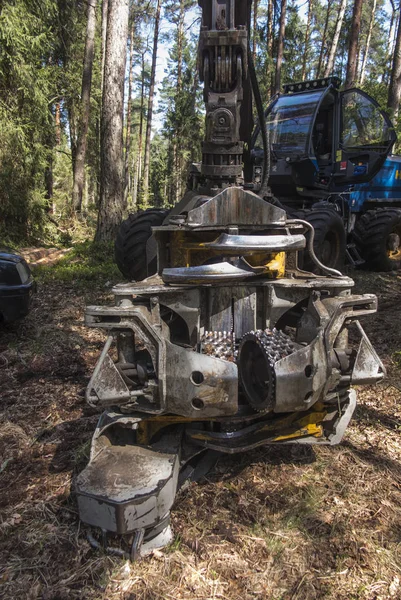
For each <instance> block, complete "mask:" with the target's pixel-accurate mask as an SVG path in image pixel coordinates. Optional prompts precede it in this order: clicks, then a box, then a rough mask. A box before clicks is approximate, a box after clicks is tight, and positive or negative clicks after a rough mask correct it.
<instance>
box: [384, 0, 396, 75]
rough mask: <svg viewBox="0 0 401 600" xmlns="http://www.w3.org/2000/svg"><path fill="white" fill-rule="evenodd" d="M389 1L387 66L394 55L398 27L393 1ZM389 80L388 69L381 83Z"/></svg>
mask: <svg viewBox="0 0 401 600" xmlns="http://www.w3.org/2000/svg"><path fill="white" fill-rule="evenodd" d="M390 1H391V8H392V11H391V20H390V34H389V38H388V44H387V60H386V64H387V65H391V58H392V56H393V54H394V48H395V37H396V36H395V30H396V28H397V25H398V20H399V15H398V14H397V15H396V8H395V5H394V1H393V0H390ZM389 78H390V72H389V69H386V70H385V71H384V72H383V75H382V83H387V84H388V82H389Z"/></svg>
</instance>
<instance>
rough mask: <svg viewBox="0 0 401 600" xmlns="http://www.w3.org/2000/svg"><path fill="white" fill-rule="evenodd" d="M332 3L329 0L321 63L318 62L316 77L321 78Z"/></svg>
mask: <svg viewBox="0 0 401 600" xmlns="http://www.w3.org/2000/svg"><path fill="white" fill-rule="evenodd" d="M332 3H333V0H327V12H326V19H325V21H324V29H323V37H322V45H321V46H320V53H319V62H318V65H317V71H316V77H320V73H321V70H322V66H323V57H324V54H325V49H326V41H327V30H328V27H329V20H330V13H331V6H332Z"/></svg>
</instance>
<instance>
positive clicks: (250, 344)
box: [238, 329, 294, 412]
mask: <svg viewBox="0 0 401 600" xmlns="http://www.w3.org/2000/svg"><path fill="white" fill-rule="evenodd" d="M293 349H294V345H293V343H292V341H291V339H290V338H289V336H287V335H286V334H285V333H283V332H282V331H277V330H276V329H273V330H272V331H271V330H270V329H266V330H265V331H250V332H249V333H247V334H246V335H245V336H244V337H243V338H242V340H241V344H240V347H239V351H238V370H239V375H240V379H241V385H242V387H243V389H244V392H245V395H246V397H247V400H248V402H249V404H250V405H251V406H252V408H253V409H254V410H256V411H257V412H265V411H269V410H273V408H274V405H275V399H276V396H275V394H276V374H275V372H274V364H275V362H276V361H278V360H280V359H281V358H284V356H287V355H288V354H291V352H292V351H293Z"/></svg>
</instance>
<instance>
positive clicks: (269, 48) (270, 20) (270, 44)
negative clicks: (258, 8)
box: [267, 0, 273, 57]
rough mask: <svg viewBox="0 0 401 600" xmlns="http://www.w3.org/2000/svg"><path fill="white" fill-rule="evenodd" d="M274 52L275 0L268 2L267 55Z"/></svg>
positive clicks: (269, 55)
mask: <svg viewBox="0 0 401 600" xmlns="http://www.w3.org/2000/svg"><path fill="white" fill-rule="evenodd" d="M272 53H273V0H268V2H267V55H268V57H271V55H272Z"/></svg>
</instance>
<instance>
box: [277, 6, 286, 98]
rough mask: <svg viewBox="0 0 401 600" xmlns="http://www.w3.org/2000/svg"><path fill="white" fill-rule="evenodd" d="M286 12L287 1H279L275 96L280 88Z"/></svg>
mask: <svg viewBox="0 0 401 600" xmlns="http://www.w3.org/2000/svg"><path fill="white" fill-rule="evenodd" d="M286 12H287V0H281V12H280V30H279V34H278V49H277V63H276V79H275V84H274V91H275V93H276V94H278V92H279V91H280V88H281V65H282V62H283V54H284V36H285V16H286Z"/></svg>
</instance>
